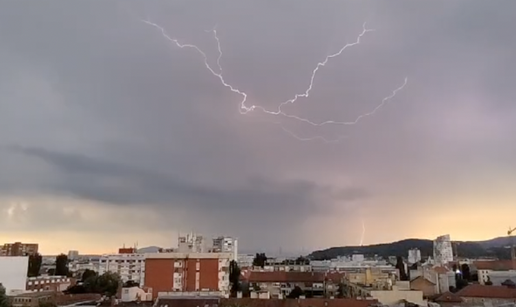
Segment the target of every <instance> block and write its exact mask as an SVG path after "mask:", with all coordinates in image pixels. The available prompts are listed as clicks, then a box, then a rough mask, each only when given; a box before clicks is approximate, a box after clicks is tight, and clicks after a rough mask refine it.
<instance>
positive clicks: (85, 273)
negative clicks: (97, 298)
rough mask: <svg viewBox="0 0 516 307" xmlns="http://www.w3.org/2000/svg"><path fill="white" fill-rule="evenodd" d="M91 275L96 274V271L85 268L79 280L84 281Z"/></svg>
mask: <svg viewBox="0 0 516 307" xmlns="http://www.w3.org/2000/svg"><path fill="white" fill-rule="evenodd" d="M92 276H97V273H96V272H95V271H93V270H90V269H86V270H84V272H83V273H82V276H81V281H82V282H84V281H85V280H86V279H88V278H90V277H92Z"/></svg>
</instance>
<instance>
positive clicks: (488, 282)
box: [485, 276, 493, 286]
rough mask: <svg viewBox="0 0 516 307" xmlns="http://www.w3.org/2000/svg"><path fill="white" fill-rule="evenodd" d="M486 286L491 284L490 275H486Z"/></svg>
mask: <svg viewBox="0 0 516 307" xmlns="http://www.w3.org/2000/svg"><path fill="white" fill-rule="evenodd" d="M485 284H486V286H492V285H493V282H492V281H491V277H489V276H487V281H486V282H485Z"/></svg>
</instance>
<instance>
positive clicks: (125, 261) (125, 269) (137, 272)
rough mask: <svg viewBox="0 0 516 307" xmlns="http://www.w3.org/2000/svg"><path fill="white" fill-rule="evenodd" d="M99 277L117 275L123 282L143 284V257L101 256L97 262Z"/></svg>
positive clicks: (126, 255)
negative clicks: (108, 273) (109, 274)
mask: <svg viewBox="0 0 516 307" xmlns="http://www.w3.org/2000/svg"><path fill="white" fill-rule="evenodd" d="M98 272H99V275H102V274H104V273H106V272H111V273H117V274H118V275H120V278H121V279H122V281H123V282H127V281H130V280H131V281H134V282H135V283H137V284H140V285H143V284H144V283H145V255H144V254H137V253H121V254H114V255H103V256H102V257H100V260H99V268H98Z"/></svg>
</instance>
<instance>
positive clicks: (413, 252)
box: [408, 248, 421, 264]
mask: <svg viewBox="0 0 516 307" xmlns="http://www.w3.org/2000/svg"><path fill="white" fill-rule="evenodd" d="M420 261H421V251H420V250H419V249H417V248H413V249H410V250H409V251H408V263H409V264H414V263H418V262H420Z"/></svg>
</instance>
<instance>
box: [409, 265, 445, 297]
mask: <svg viewBox="0 0 516 307" xmlns="http://www.w3.org/2000/svg"><path fill="white" fill-rule="evenodd" d="M409 275H410V278H411V281H412V280H414V279H416V278H418V277H423V279H426V280H427V281H428V282H429V283H432V284H433V285H434V286H435V293H434V294H438V293H439V294H440V293H445V292H448V291H449V289H450V287H455V272H452V271H451V270H450V269H448V268H447V267H443V266H435V267H432V266H431V265H430V264H423V265H419V266H417V268H415V269H411V270H410V272H409ZM423 286H424V285H423V284H422V279H418V281H417V282H416V284H415V285H412V283H411V289H414V290H422V291H423V292H424V293H426V294H428V293H429V292H430V290H428V288H429V287H430V286H429V285H428V283H427V284H426V285H425V288H426V290H425V289H423V288H422V287H423Z"/></svg>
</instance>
